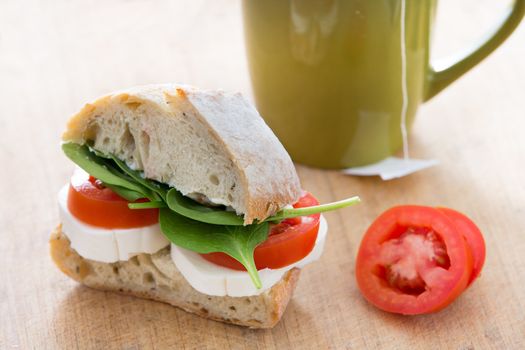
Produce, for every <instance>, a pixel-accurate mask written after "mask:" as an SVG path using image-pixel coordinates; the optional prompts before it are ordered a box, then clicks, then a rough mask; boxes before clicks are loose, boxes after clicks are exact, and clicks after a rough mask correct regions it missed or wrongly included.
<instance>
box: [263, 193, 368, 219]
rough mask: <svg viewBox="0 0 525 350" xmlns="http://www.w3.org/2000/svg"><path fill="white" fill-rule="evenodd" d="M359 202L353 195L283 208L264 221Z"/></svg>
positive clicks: (329, 209)
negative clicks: (310, 205) (300, 206)
mask: <svg viewBox="0 0 525 350" xmlns="http://www.w3.org/2000/svg"><path fill="white" fill-rule="evenodd" d="M359 202H361V199H360V198H359V197H358V196H354V197H350V198H347V199H343V200H340V201H337V202H333V203H327V204H320V205H314V206H312V207H304V208H289V209H283V210H281V211H279V212H278V213H277V214H275V215H273V216H270V217H269V218H267V219H266V220H264V221H275V220H283V219H289V218H295V217H297V216H304V215H312V214H317V213H324V212H327V211H332V210H336V209H341V208H345V207H349V206H351V205H355V204H357V203H359Z"/></svg>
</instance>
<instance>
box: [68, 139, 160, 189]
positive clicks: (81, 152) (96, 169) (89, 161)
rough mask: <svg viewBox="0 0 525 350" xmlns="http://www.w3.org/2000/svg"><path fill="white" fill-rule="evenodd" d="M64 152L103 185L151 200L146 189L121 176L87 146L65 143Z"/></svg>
mask: <svg viewBox="0 0 525 350" xmlns="http://www.w3.org/2000/svg"><path fill="white" fill-rule="evenodd" d="M62 150H63V151H64V153H65V154H66V156H67V157H68V158H69V159H71V160H72V161H73V162H74V163H75V164H77V165H78V166H79V167H81V168H82V169H84V170H85V171H86V172H87V173H88V174H89V175H92V176H94V177H96V178H97V179H99V180H100V181H102V182H103V183H105V184H107V185H110V186H119V187H122V188H126V189H128V190H132V191H134V192H137V193H140V194H142V195H143V196H142V197H148V198H149V196H150V195H151V194H150V193H149V191H148V190H147V189H146V188H144V187H142V186H141V185H139V184H137V183H136V182H134V181H132V179H130V178H129V177H126V176H123V174H119V172H118V171H117V170H116V169H114V168H113V167H112V166H111V165H110V164H108V162H107V161H106V160H105V159H103V158H101V157H99V156H97V155H95V154H94V153H93V152H91V151H90V150H89V148H88V147H87V146H86V145H79V144H76V143H72V142H71V143H64V144H62Z"/></svg>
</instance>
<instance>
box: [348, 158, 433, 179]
mask: <svg viewBox="0 0 525 350" xmlns="http://www.w3.org/2000/svg"><path fill="white" fill-rule="evenodd" d="M438 163H439V162H438V161H437V160H435V159H414V158H398V157H388V158H385V159H383V160H382V161H380V162H377V163H374V164H370V165H365V166H360V167H355V168H348V169H345V170H343V173H345V174H348V175H357V176H374V175H379V176H380V177H381V179H383V180H391V179H395V178H398V177H403V176H407V175H410V174H412V173H415V172H416V171H420V170H423V169H427V168H430V167H432V166H434V165H437V164H438Z"/></svg>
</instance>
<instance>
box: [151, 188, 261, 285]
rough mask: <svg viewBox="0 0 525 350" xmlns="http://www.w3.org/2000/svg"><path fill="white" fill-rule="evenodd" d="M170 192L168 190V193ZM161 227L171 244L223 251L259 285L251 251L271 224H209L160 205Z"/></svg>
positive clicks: (203, 251)
mask: <svg viewBox="0 0 525 350" xmlns="http://www.w3.org/2000/svg"><path fill="white" fill-rule="evenodd" d="M168 195H169V194H168ZM159 222H160V228H161V230H162V232H163V233H164V235H165V236H166V237H167V238H168V240H170V241H171V242H172V243H173V244H175V245H178V246H179V247H182V248H185V249H188V250H191V251H194V252H197V253H201V254H206V253H213V252H223V253H226V254H228V255H229V256H231V257H232V258H234V259H236V260H237V261H239V262H240V263H241V264H243V266H244V267H245V268H246V270H247V271H248V273H249V275H250V278H251V279H252V281H253V283H254V284H255V286H256V287H257V288H261V287H262V284H261V280H260V278H259V273H258V272H257V268H256V267H255V262H254V259H253V252H254V250H255V248H256V247H257V246H258V245H259V244H261V243H262V242H264V241H265V240H266V239H267V238H268V231H269V229H270V225H269V224H268V223H261V224H258V225H248V226H226V225H210V224H206V223H203V222H199V221H195V220H192V219H189V218H187V217H184V216H182V215H179V214H177V213H176V212H174V211H172V210H170V209H168V208H162V209H160V215H159Z"/></svg>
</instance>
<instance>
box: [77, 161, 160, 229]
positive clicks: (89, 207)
mask: <svg viewBox="0 0 525 350" xmlns="http://www.w3.org/2000/svg"><path fill="white" fill-rule="evenodd" d="M144 201H147V200H146V199H144V200H141V199H139V200H138V201H137V202H144ZM67 206H68V209H69V211H70V212H71V214H72V215H73V216H74V217H75V218H77V219H78V220H80V221H82V222H84V223H86V224H89V225H93V226H97V227H103V228H133V227H143V226H149V225H153V224H155V223H157V222H158V216H159V211H158V209H140V210H133V209H129V208H128V201H127V200H126V199H124V198H122V197H120V196H119V195H117V194H116V193H115V192H113V191H112V190H110V189H109V188H107V187H104V186H103V185H102V183H101V182H100V181H99V180H97V179H95V178H94V177H92V176H89V175H88V174H87V173H86V172H85V171H83V170H81V169H77V170H75V172H74V174H73V176H72V177H71V183H70V185H69V192H68V197H67Z"/></svg>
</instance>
